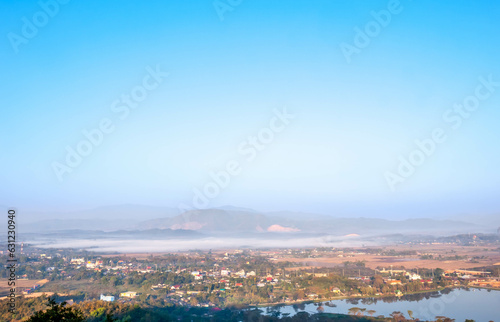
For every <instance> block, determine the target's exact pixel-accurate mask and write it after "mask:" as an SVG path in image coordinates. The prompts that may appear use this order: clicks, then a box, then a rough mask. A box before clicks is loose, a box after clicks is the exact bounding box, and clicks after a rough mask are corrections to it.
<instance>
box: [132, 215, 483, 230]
mask: <svg viewBox="0 0 500 322" xmlns="http://www.w3.org/2000/svg"><path fill="white" fill-rule="evenodd" d="M276 214H278V216H277V215H276ZM286 214H289V213H288V212H279V213H271V214H265V213H257V212H246V211H229V210H222V209H200V210H192V211H187V212H185V213H182V214H180V215H178V216H175V217H171V218H158V219H153V220H147V221H144V222H141V223H139V224H138V225H137V226H135V228H137V229H152V228H160V229H186V230H196V231H203V232H213V233H218V232H234V231H240V232H245V231H246V232H277V233H283V232H289V233H292V232H301V233H326V234H333V235H348V234H358V235H365V236H366V235H373V234H390V233H426V234H428V233H434V234H439V235H441V234H448V233H462V232H470V231H473V230H478V229H480V228H481V227H480V226H477V225H474V224H469V223H463V222H459V221H451V220H434V219H429V218H419V219H407V220H402V221H391V220H386V219H376V218H335V217H329V216H324V215H310V216H309V215H306V214H302V216H300V215H297V213H292V214H295V215H294V216H286Z"/></svg>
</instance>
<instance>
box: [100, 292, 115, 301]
mask: <svg viewBox="0 0 500 322" xmlns="http://www.w3.org/2000/svg"><path fill="white" fill-rule="evenodd" d="M100 300H101V301H106V302H114V300H115V297H114V296H113V295H104V294H101V298H100Z"/></svg>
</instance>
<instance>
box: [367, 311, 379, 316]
mask: <svg viewBox="0 0 500 322" xmlns="http://www.w3.org/2000/svg"><path fill="white" fill-rule="evenodd" d="M376 312H377V311H375V310H368V311H366V313H368V314H370V316H373V314H375V313H376Z"/></svg>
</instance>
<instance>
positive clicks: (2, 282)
mask: <svg viewBox="0 0 500 322" xmlns="http://www.w3.org/2000/svg"><path fill="white" fill-rule="evenodd" d="M48 281H49V280H48V279H43V280H28V279H18V280H16V290H17V292H16V293H18V294H20V293H21V291H22V290H24V289H25V288H31V287H33V286H34V285H35V284H39V285H40V286H42V285H44V284H46V283H47V282H48ZM10 288H11V287H10V286H9V285H8V280H7V279H0V298H2V297H4V296H7V295H8V294H9V293H10Z"/></svg>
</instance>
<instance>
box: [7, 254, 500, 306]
mask: <svg viewBox="0 0 500 322" xmlns="http://www.w3.org/2000/svg"><path fill="white" fill-rule="evenodd" d="M441 246H447V248H448V251H447V252H449V253H450V254H455V255H453V256H448V255H446V254H445V253H443V252H439V251H436V249H438V250H439V249H441V248H442V247H441ZM460 247H462V248H463V246H460ZM481 247H482V248H481V250H482V252H483V253H485V254H489V255H481V254H482V253H480V252H478V249H477V247H476V249H473V248H471V249H469V250H468V251H471V250H472V252H471V254H474V255H463V254H462V253H460V252H457V251H456V250H453V249H451V250H450V248H453V247H450V245H432V248H433V249H434V250H432V251H430V250H429V249H427V250H423V249H422V248H418V250H408V246H407V245H406V246H405V247H402V246H398V245H396V246H394V247H392V246H391V247H390V248H389V247H382V248H381V247H377V248H370V247H364V248H344V249H340V248H331V247H330V248H327V247H319V248H309V249H254V250H252V249H245V250H242V249H237V250H226V251H216V252H212V251H190V252H178V253H165V254H95V253H92V252H87V251H74V250H67V249H62V250H47V249H45V250H44V249H37V248H34V247H25V249H24V251H23V254H21V260H22V263H20V265H19V268H18V274H19V276H18V281H19V284H18V285H19V286H18V287H17V290H16V291H17V294H18V295H19V296H26V297H34V296H41V295H53V294H58V295H62V296H66V297H67V300H68V301H69V302H70V303H72V302H73V301H82V300H88V299H99V300H102V301H107V302H115V301H118V302H123V303H133V302H147V301H150V300H151V299H159V298H161V299H163V300H165V301H166V302H167V303H171V304H174V305H182V306H189V307H225V306H231V305H232V306H234V305H236V306H252V305H267V304H277V303H298V302H303V301H323V300H330V299H336V298H355V297H386V296H402V295H404V294H412V293H417V292H425V291H433V290H439V289H443V288H446V287H478V288H491V289H498V288H500V279H499V278H500V265H499V264H500V263H493V264H490V263H492V261H495V260H496V258H497V257H496V256H498V249H496V248H495V247H490V248H488V247H484V245H482V246H481ZM477 254H480V256H478V255H477ZM374 258H376V259H377V260H376V261H375V260H374ZM430 258H432V260H431V259H430ZM326 259H329V260H328V261H327V260H326ZM429 261H432V263H431V264H429V265H428V266H427V267H424V266H423V265H417V264H418V263H419V262H423V263H429ZM407 262H410V263H413V265H412V266H409V267H407V266H405V265H403V264H400V265H398V263H407ZM450 262H453V263H452V264H454V266H456V268H450ZM384 264H385V265H384ZM420 264H422V263H420ZM440 264H441V267H444V268H446V269H443V268H440V267H439V266H440ZM495 264H496V265H495ZM375 265H376V266H375ZM471 266H475V268H471ZM2 278H4V276H2ZM6 291H7V290H4V289H2V290H1V292H2V293H1V294H0V295H1V296H5V292H6Z"/></svg>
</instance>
